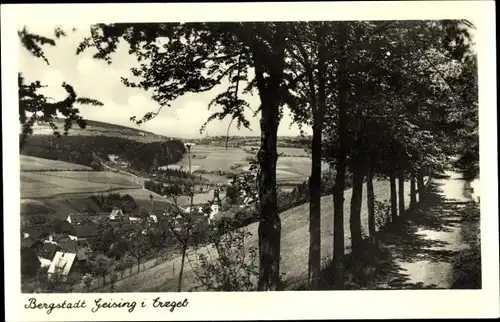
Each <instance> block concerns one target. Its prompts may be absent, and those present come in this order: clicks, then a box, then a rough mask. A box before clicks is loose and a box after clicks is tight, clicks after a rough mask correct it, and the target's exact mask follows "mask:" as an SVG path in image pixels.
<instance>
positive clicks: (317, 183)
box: [308, 27, 326, 290]
mask: <svg viewBox="0 0 500 322" xmlns="http://www.w3.org/2000/svg"><path fill="white" fill-rule="evenodd" d="M317 36H318V43H319V62H318V103H317V104H316V98H315V91H314V78H313V74H312V73H309V86H310V89H311V93H312V94H313V95H312V96H311V105H312V107H313V113H314V115H313V137H312V146H311V156H312V162H311V177H310V179H309V197H310V199H309V238H310V240H309V279H308V282H309V289H311V290H318V289H319V281H320V275H321V152H322V144H321V143H322V132H323V119H324V113H325V109H326V84H325V48H324V39H323V28H322V27H319V28H318V29H317Z"/></svg>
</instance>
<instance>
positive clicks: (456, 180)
mask: <svg viewBox="0 0 500 322" xmlns="http://www.w3.org/2000/svg"><path fill="white" fill-rule="evenodd" d="M465 188H466V181H465V180H463V179H462V176H461V174H459V173H457V172H452V171H448V172H446V173H445V175H443V176H442V177H440V178H434V179H433V180H432V184H431V187H430V190H431V191H430V194H429V196H428V197H427V200H425V201H424V203H423V204H422V206H421V208H420V209H419V210H416V211H415V212H413V213H411V215H409V219H408V220H407V221H406V222H405V223H404V224H403V226H402V229H403V231H402V232H401V231H398V232H393V233H392V234H387V235H385V236H384V237H383V241H382V243H381V245H382V246H383V248H384V249H385V250H387V251H388V253H390V257H389V259H388V260H387V261H386V262H385V263H384V264H383V265H382V266H383V268H382V269H381V271H384V270H385V272H383V274H381V277H379V278H378V281H377V283H376V284H377V285H376V286H375V287H374V288H391V289H405V288H439V289H449V288H450V287H451V284H452V264H451V259H452V256H453V255H454V254H455V253H456V252H457V251H459V250H461V249H464V248H467V247H468V245H467V244H466V243H464V242H463V241H462V237H461V222H462V215H461V214H460V213H459V212H458V211H457V210H458V209H460V208H461V207H463V206H464V205H465V204H466V203H467V202H469V201H470V199H469V198H468V197H466V196H465V195H464V189H465Z"/></svg>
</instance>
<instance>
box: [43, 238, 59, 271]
mask: <svg viewBox="0 0 500 322" xmlns="http://www.w3.org/2000/svg"><path fill="white" fill-rule="evenodd" d="M56 252H57V245H55V244H52V243H47V244H44V245H43V246H42V248H41V249H40V251H39V252H38V259H39V260H40V263H41V266H42V267H47V266H49V265H50V263H51V262H52V259H54V255H55V254H56Z"/></svg>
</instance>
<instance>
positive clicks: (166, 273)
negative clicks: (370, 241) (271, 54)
mask: <svg viewBox="0 0 500 322" xmlns="http://www.w3.org/2000/svg"><path fill="white" fill-rule="evenodd" d="M409 186H410V185H409V182H405V191H406V192H408V193H407V194H406V195H407V196H406V198H405V206H406V207H408V206H409V201H410V198H409ZM374 191H375V196H376V200H379V201H382V200H384V199H389V193H390V189H389V182H387V181H375V182H374ZM351 194H352V189H348V190H346V191H345V202H344V231H345V244H346V245H345V246H346V250H347V251H349V248H350V229H349V214H350V200H351ZM366 207H367V206H366V186H365V187H364V190H363V205H362V210H361V211H362V215H361V216H362V220H361V223H362V227H363V229H364V230H365V231H367V226H368V223H367V221H368V219H367V208H366ZM308 213H309V204H308V203H306V204H303V205H300V206H297V207H295V208H292V209H289V210H287V211H285V212H283V213H281V215H280V217H281V220H282V222H281V226H282V234H281V254H282V261H281V264H280V266H281V272H283V273H286V277H287V278H288V279H291V280H293V281H297V282H299V281H303V280H304V279H305V278H307V258H308V251H309V217H308ZM332 218H333V202H332V196H325V197H323V198H322V199H321V221H322V232H321V238H322V245H321V248H322V250H321V251H322V257H323V258H325V257H328V256H330V257H331V254H332V249H333V236H332V234H333V221H332ZM247 228H248V231H249V232H251V233H252V236H251V237H250V238H249V239H248V242H247V243H246V244H247V246H253V247H258V223H253V224H250V225H249V226H247ZM196 252H201V253H204V254H207V253H211V254H212V256H213V255H214V253H213V252H214V250H213V247H210V246H204V247H201V248H199V249H198V250H190V251H189V252H188V259H187V262H186V267H185V271H184V280H183V285H184V290H185V291H188V290H189V288H190V287H192V286H194V285H195V276H194V272H193V267H195V265H196V263H195V260H196V255H195V254H196ZM209 257H210V256H209ZM180 260H181V259H180V256H178V257H176V258H173V259H171V260H169V261H167V262H165V263H163V264H160V265H158V266H155V267H152V268H150V269H148V270H145V271H142V272H141V273H139V274H137V275H134V276H132V277H129V278H126V279H124V280H121V281H119V282H117V284H116V286H115V292H165V291H173V290H175V287H176V283H177V278H178V276H176V275H174V274H172V271H173V268H178V267H180ZM100 291H101V292H109V288H103V289H101V290H100Z"/></svg>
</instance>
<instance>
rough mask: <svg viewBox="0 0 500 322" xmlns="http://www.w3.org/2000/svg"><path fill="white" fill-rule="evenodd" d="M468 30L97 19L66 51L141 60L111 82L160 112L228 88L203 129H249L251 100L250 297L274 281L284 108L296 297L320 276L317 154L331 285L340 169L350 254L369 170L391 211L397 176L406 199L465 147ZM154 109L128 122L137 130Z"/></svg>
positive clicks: (340, 215) (459, 24)
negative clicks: (297, 139) (326, 173)
mask: <svg viewBox="0 0 500 322" xmlns="http://www.w3.org/2000/svg"><path fill="white" fill-rule="evenodd" d="M470 28H473V26H472V25H471V24H470V23H469V22H468V21H463V20H456V21H455V20H454V21H449V20H447V21H388V22H384V21H377V22H371V21H360V22H279V23H278V22H266V23H239V22H231V23H227V22H224V23H162V24H97V25H94V26H92V27H91V36H90V37H89V38H87V39H85V40H84V41H83V42H82V43H81V44H80V46H79V47H78V49H77V53H81V52H82V51H84V50H85V49H87V48H90V47H92V48H93V49H94V57H95V58H96V59H104V60H106V61H108V62H110V63H111V54H112V53H113V52H114V51H115V50H116V48H117V46H118V42H119V41H125V43H127V44H128V45H129V52H130V53H131V54H133V55H135V56H136V57H137V59H138V61H141V62H142V63H141V67H138V68H135V67H134V68H132V69H131V71H132V73H133V75H134V79H124V80H123V82H124V84H125V85H127V86H130V87H135V88H141V89H144V90H148V91H152V92H153V96H152V98H153V99H154V100H156V101H157V102H158V103H159V104H160V106H162V107H163V108H164V107H168V106H169V105H170V102H172V101H173V100H175V99H176V98H178V97H180V96H182V95H184V94H185V93H188V92H194V93H199V92H205V91H210V90H212V89H214V88H215V87H216V86H217V85H219V84H221V83H222V82H223V81H227V80H228V81H229V84H230V85H229V86H228V87H227V88H226V89H225V90H223V91H222V92H220V93H219V94H218V95H216V97H215V98H214V100H213V101H212V103H211V106H213V105H218V106H219V107H221V108H222V111H220V112H215V113H214V114H213V115H212V116H211V117H210V118H209V119H208V120H207V122H209V121H212V120H216V119H223V118H225V117H231V118H232V119H233V120H236V122H237V126H238V127H239V126H246V127H248V126H249V122H248V120H247V119H246V118H245V116H244V113H243V111H244V110H245V109H246V108H248V107H249V103H248V102H247V101H246V100H245V99H244V98H243V96H244V95H245V94H246V93H249V92H257V93H258V95H259V98H260V106H259V107H258V112H260V115H261V120H260V128H261V141H260V142H261V143H260V150H259V152H258V153H257V159H258V171H257V175H256V177H255V180H256V182H257V189H256V192H257V195H258V203H257V205H258V207H259V208H260V224H259V264H260V265H259V280H258V289H259V290H261V291H264V290H276V289H279V288H280V285H281V284H280V255H281V251H280V249H281V248H280V241H281V222H280V217H279V215H278V205H277V186H276V161H277V158H278V153H277V130H278V125H279V123H280V119H281V116H282V108H283V107H284V106H288V107H289V108H290V110H291V111H292V114H293V117H294V120H295V122H296V123H297V124H299V125H301V126H303V125H309V126H311V127H312V143H311V155H312V167H311V176H310V180H309V184H310V188H309V193H310V216H309V217H310V230H309V232H310V257H309V289H317V288H318V283H319V278H320V271H321V247H320V245H321V239H320V238H321V237H320V236H321V234H320V232H321V220H320V218H321V208H320V206H321V203H320V198H321V188H320V186H321V184H320V183H321V161H322V160H325V161H327V162H328V163H329V164H330V167H331V168H333V169H335V181H334V187H333V204H334V215H333V219H332V220H333V222H334V237H333V238H334V243H333V245H334V249H333V260H334V262H335V263H338V264H337V268H338V269H337V272H336V284H337V285H336V287H337V288H342V287H343V278H342V275H343V274H342V258H343V256H344V251H345V250H344V230H343V229H344V228H343V227H344V226H343V222H344V190H345V186H346V173H347V171H349V172H350V173H352V186H353V194H352V197H351V211H350V212H351V214H350V218H351V222H350V230H351V237H352V245H353V252H355V253H356V252H357V251H358V246H359V245H361V239H362V234H361V224H360V209H361V200H362V194H361V193H362V185H363V182H364V181H365V180H366V181H367V184H368V201H369V202H368V204H369V209H370V213H371V214H370V215H369V216H370V218H371V217H373V215H372V213H373V211H372V209H373V208H374V207H373V203H374V194H373V188H372V187H373V179H374V178H375V177H376V176H382V177H386V178H389V181H390V183H391V184H390V186H391V203H392V205H393V216H395V214H394V209H395V208H394V205H395V204H396V194H395V192H396V189H395V184H396V179H399V180H397V181H398V182H399V193H400V195H399V200H398V201H399V204H404V200H401V199H403V198H404V194H403V191H404V189H403V188H404V185H403V183H404V181H405V179H410V181H411V186H412V192H413V191H415V188H413V187H414V186H415V185H416V184H417V183H418V186H419V189H420V190H422V182H423V176H424V175H425V171H426V170H425V169H429V168H433V169H436V168H439V167H441V166H442V165H443V164H444V162H445V161H446V156H449V155H452V154H455V153H457V152H460V151H455V150H453V149H450V148H449V146H450V144H449V143H450V142H454V141H456V140H460V139H463V138H465V137H468V138H470V139H471V140H472V141H474V142H476V141H477V131H476V132H475V129H477V72H476V71H477V68H476V57H475V55H474V54H473V52H472V51H471V45H472V42H471V39H470V37H469V36H470V35H469V30H470ZM159 112H160V111H157V112H149V113H147V114H145V115H144V116H143V117H142V118H140V119H137V118H135V117H132V120H133V121H136V122H137V123H138V124H140V123H143V122H146V121H148V120H151V119H152V118H154V117H155V116H156V115H158V113H159ZM465 116H467V118H466V119H467V120H466V121H465V120H464V117H465ZM473 154H474V158H476V159H477V158H478V155H477V154H476V152H474V153H473ZM474 158H473V159H474ZM412 195H413V194H412ZM412 199H413V198H412ZM401 201H403V203H402V202H401ZM400 208H401V207H400ZM394 218H396V217H394ZM370 222H373V220H370ZM370 233H373V225H370Z"/></svg>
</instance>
